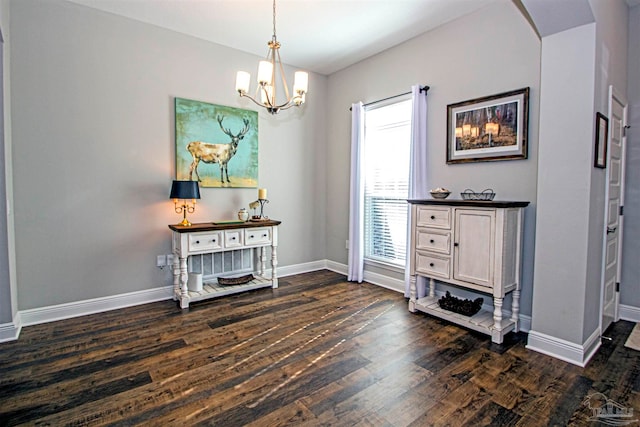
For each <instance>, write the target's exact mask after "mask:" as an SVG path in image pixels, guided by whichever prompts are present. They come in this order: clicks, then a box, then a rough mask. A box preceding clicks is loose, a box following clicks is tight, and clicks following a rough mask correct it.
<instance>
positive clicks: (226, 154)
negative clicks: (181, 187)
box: [187, 115, 249, 184]
mask: <svg viewBox="0 0 640 427" xmlns="http://www.w3.org/2000/svg"><path fill="white" fill-rule="evenodd" d="M217 120H218V124H219V125H220V129H222V132H224V133H225V134H226V135H228V136H229V137H230V138H231V141H230V142H228V143H223V144H209V143H206V142H202V141H193V142H190V143H189V144H187V150H188V151H189V153H191V156H192V157H193V162H191V166H190V167H189V180H192V176H193V172H195V173H196V177H197V178H198V181H199V182H201V181H202V180H201V179H200V175H199V174H198V165H199V164H200V162H201V161H202V162H204V163H218V165H220V182H221V183H222V184H224V182H225V178H226V181H227V182H231V181H229V170H228V169H227V165H228V163H229V160H231V158H232V157H233V156H234V155H235V154H236V151H237V149H238V143H239V142H240V141H241V140H242V139H243V138H244V136H245V135H246V134H247V132H248V131H249V120H248V119H243V120H242V121H243V122H244V128H243V129H242V130H240V132H238V134H237V135H234V134H233V133H232V132H231V130H229V129H225V128H224V126H222V121H223V120H224V116H220V115H219V116H218V117H217Z"/></svg>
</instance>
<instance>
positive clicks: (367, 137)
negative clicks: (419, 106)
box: [362, 99, 411, 267]
mask: <svg viewBox="0 0 640 427" xmlns="http://www.w3.org/2000/svg"><path fill="white" fill-rule="evenodd" d="M364 129H365V130H364V144H363V145H364V150H363V152H364V161H363V172H362V173H363V174H364V246H365V248H364V258H365V260H373V261H379V262H383V263H388V264H392V265H395V266H401V267H404V265H405V258H406V244H407V243H406V242H407V213H408V211H407V210H408V204H407V197H408V194H409V160H410V147H411V99H405V100H402V101H396V102H394V103H393V104H386V105H383V106H377V107H370V108H368V109H366V110H365V113H364Z"/></svg>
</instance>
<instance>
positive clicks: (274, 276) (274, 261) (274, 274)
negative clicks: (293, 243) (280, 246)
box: [271, 245, 278, 288]
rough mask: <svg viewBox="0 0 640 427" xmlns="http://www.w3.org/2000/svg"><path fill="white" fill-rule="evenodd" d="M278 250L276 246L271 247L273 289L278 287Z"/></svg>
mask: <svg viewBox="0 0 640 427" xmlns="http://www.w3.org/2000/svg"><path fill="white" fill-rule="evenodd" d="M277 267H278V250H277V248H276V246H275V245H274V246H271V284H272V287H273V288H277V287H278V273H277V271H276V270H277Z"/></svg>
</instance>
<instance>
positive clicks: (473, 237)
mask: <svg viewBox="0 0 640 427" xmlns="http://www.w3.org/2000/svg"><path fill="white" fill-rule="evenodd" d="M495 223H496V216H495V211H492V210H475V209H456V210H455V235H454V244H453V249H454V254H453V256H454V260H453V278H454V279H457V280H460V281H463V282H469V283H474V284H476V285H480V286H487V287H489V288H491V287H493V273H494V272H493V265H494V253H495V250H494V249H495V238H494V232H495V231H494V230H495Z"/></svg>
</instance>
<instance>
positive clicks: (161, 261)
mask: <svg viewBox="0 0 640 427" xmlns="http://www.w3.org/2000/svg"><path fill="white" fill-rule="evenodd" d="M165 265H167V256H166V255H158V256H157V258H156V267H160V268H162V267H164V266H165Z"/></svg>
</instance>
